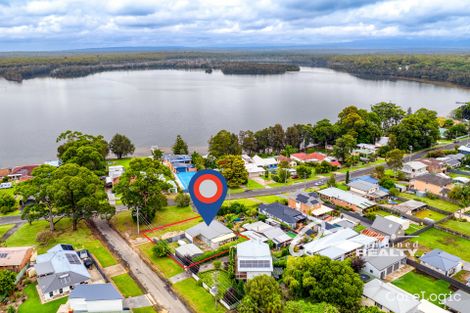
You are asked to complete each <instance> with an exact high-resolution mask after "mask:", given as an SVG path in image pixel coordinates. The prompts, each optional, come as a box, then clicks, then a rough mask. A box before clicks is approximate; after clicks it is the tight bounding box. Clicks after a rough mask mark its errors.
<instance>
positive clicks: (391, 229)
mask: <svg viewBox="0 0 470 313" xmlns="http://www.w3.org/2000/svg"><path fill="white" fill-rule="evenodd" d="M370 228H371V229H372V230H374V231H376V232H379V233H381V234H382V235H384V236H386V237H388V238H389V239H390V240H392V241H393V240H395V239H396V238H398V237H401V236H403V235H404V234H405V231H404V230H403V225H401V224H400V223H397V222H394V221H392V220H389V219H387V218H385V217H383V216H380V215H376V216H375V220H374V222H373V223H372V226H371V227H370Z"/></svg>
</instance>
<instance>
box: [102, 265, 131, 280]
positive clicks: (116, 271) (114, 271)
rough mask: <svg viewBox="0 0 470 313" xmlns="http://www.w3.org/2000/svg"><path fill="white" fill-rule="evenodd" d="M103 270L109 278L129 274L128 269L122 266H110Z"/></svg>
mask: <svg viewBox="0 0 470 313" xmlns="http://www.w3.org/2000/svg"><path fill="white" fill-rule="evenodd" d="M103 270H104V273H105V274H106V276H108V277H114V276H118V275H121V274H125V273H127V271H126V269H125V268H124V266H122V264H116V265H112V266H108V267H105V268H104V269H103Z"/></svg>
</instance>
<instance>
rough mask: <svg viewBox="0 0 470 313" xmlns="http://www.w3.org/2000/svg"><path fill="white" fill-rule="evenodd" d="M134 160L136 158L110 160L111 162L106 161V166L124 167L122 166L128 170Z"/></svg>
mask: <svg viewBox="0 0 470 313" xmlns="http://www.w3.org/2000/svg"><path fill="white" fill-rule="evenodd" d="M132 159H134V158H122V159H120V160H118V159H110V160H107V161H106V164H107V165H108V166H115V165H122V166H124V168H126V169H127V168H128V167H129V163H131V161H132Z"/></svg>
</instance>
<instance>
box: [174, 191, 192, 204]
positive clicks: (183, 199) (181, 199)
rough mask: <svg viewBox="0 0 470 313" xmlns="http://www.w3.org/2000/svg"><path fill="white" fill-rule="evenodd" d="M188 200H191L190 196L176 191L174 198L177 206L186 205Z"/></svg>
mask: <svg viewBox="0 0 470 313" xmlns="http://www.w3.org/2000/svg"><path fill="white" fill-rule="evenodd" d="M190 201H191V198H190V197H189V195H187V194H185V193H182V192H180V193H178V194H177V195H176V198H175V202H176V206H177V207H178V208H184V207H187V206H188V205H189V202H190Z"/></svg>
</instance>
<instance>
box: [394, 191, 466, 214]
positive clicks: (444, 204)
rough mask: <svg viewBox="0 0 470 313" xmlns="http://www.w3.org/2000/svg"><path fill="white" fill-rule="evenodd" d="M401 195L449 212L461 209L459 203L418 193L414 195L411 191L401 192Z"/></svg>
mask: <svg viewBox="0 0 470 313" xmlns="http://www.w3.org/2000/svg"><path fill="white" fill-rule="evenodd" d="M400 197H402V198H407V199H413V200H417V201H421V202H424V203H426V204H428V205H430V206H432V207H435V208H438V209H441V210H444V211H447V212H455V211H458V210H459V209H460V207H459V206H458V205H457V204H454V203H451V202H448V201H444V200H442V199H429V198H427V197H417V196H416V195H412V194H409V193H400Z"/></svg>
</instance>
